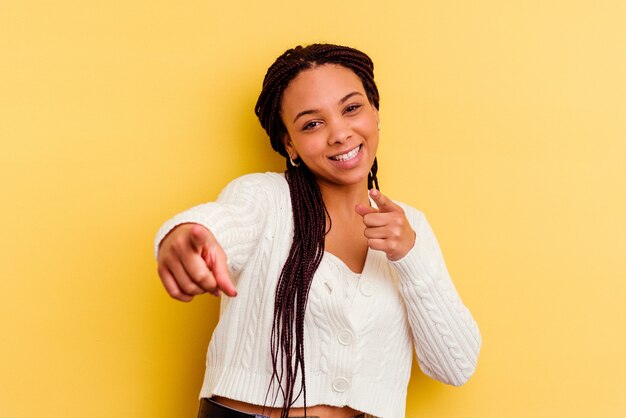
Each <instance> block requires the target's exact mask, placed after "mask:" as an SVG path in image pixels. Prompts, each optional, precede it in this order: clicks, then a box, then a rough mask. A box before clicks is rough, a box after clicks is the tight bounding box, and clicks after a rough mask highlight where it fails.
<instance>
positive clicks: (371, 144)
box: [281, 64, 379, 186]
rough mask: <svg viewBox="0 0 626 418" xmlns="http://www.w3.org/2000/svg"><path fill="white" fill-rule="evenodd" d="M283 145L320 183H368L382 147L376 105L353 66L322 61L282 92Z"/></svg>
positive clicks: (294, 80)
mask: <svg viewBox="0 0 626 418" xmlns="http://www.w3.org/2000/svg"><path fill="white" fill-rule="evenodd" d="M281 117H282V120H283V123H284V124H285V127H286V128H287V135H286V136H285V146H286V148H287V152H288V153H289V155H290V156H291V158H292V159H293V160H295V159H296V158H300V159H301V160H302V161H303V162H304V163H305V164H306V165H307V167H308V168H309V169H310V170H311V171H312V172H313V174H315V177H316V178H317V181H318V183H319V184H320V186H322V185H340V186H345V185H355V184H362V183H363V182H365V183H367V175H368V173H369V171H370V169H371V167H372V164H373V163H374V158H375V157H376V149H377V147H378V121H379V119H378V110H377V109H376V108H375V107H374V106H373V105H372V104H371V103H370V102H369V100H368V99H367V94H366V93H365V89H364V88H363V83H362V82H361V79H359V77H358V76H357V75H356V74H355V73H354V72H353V71H352V70H350V69H348V68H346V67H343V66H340V65H336V64H324V65H320V66H317V67H315V68H313V69H310V70H305V71H303V72H301V73H300V74H298V75H297V76H296V78H294V79H293V80H292V81H291V82H290V83H289V85H288V86H287V88H286V89H285V91H284V93H283V98H282V103H281Z"/></svg>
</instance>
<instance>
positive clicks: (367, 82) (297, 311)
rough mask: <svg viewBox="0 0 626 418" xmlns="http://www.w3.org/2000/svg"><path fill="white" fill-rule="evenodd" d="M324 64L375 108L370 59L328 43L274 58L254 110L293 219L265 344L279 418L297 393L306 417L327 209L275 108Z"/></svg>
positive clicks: (372, 178) (371, 181)
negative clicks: (309, 320)
mask: <svg viewBox="0 0 626 418" xmlns="http://www.w3.org/2000/svg"><path fill="white" fill-rule="evenodd" d="M324 64H337V65H341V66H343V67H345V68H348V69H350V70H352V71H353V72H354V73H355V74H356V75H357V76H358V77H359V79H360V80H361V82H362V83H363V87H364V89H365V92H366V94H367V98H368V100H369V102H370V103H371V104H372V105H373V106H374V107H375V108H376V109H378V106H379V96H378V88H377V87H376V84H375V83H374V64H373V62H372V60H371V59H370V58H369V57H368V56H367V55H366V54H364V53H363V52H361V51H358V50H356V49H353V48H349V47H345V46H339V45H331V44H313V45H309V46H307V47H302V46H297V47H295V48H293V49H289V50H287V51H286V52H285V53H283V54H282V55H281V56H280V57H278V59H277V60H276V61H275V62H274V63H273V64H272V65H271V66H270V68H269V69H268V71H267V74H266V75H265V79H264V80H263V89H262V91H261V94H260V95H259V98H258V101H257V103H256V107H255V113H256V115H257V117H258V118H259V121H260V122H261V126H262V127H263V129H265V131H266V132H267V134H268V135H269V138H270V142H271V144H272V148H273V149H274V150H275V151H276V152H278V153H279V154H280V155H282V156H283V157H285V158H286V166H287V171H286V172H285V177H286V179H287V183H288V184H289V193H290V195H291V205H292V211H293V218H294V236H293V242H292V244H291V249H290V250H289V256H288V257H287V261H286V262H285V265H284V266H283V270H282V272H281V274H280V278H279V279H278V283H277V286H276V295H275V296H276V298H275V303H274V322H273V324H272V334H271V344H270V348H271V357H272V368H273V374H272V381H271V383H270V387H269V388H268V393H269V391H270V389H271V387H272V385H273V384H274V383H275V382H276V383H277V384H278V387H279V389H280V392H281V393H282V395H283V399H284V403H283V405H282V411H281V418H286V417H287V416H288V412H289V408H290V407H291V406H293V405H294V403H295V401H296V400H297V398H298V397H299V396H300V395H301V394H302V395H303V399H304V412H305V416H306V379H305V364H304V313H305V309H306V303H307V298H308V294H309V289H310V288H311V282H312V281H313V275H314V274H315V271H316V270H317V268H318V266H319V265H320V262H321V261H322V257H323V255H324V239H325V235H326V233H327V230H326V215H327V213H328V211H327V210H326V206H325V205H324V201H323V199H322V194H321V192H320V189H319V186H318V184H317V182H316V180H315V175H314V174H313V173H312V172H311V171H310V170H309V169H308V167H307V166H306V165H305V164H304V163H303V162H302V161H300V164H291V163H290V160H289V154H288V152H287V149H286V147H285V143H284V138H285V136H286V134H287V129H286V128H285V125H284V124H283V121H282V119H281V115H280V109H281V101H282V97H283V92H284V91H285V89H286V88H287V86H288V85H289V83H290V82H291V80H293V79H294V78H295V77H296V76H297V75H298V74H300V72H302V71H304V70H308V69H312V68H314V67H316V66H319V65H324ZM377 171H378V164H377V161H376V159H374V164H373V165H372V168H371V170H370V173H369V175H368V188H370V189H371V188H373V187H376V189H378V180H377V178H376V173H377ZM329 219H330V217H329ZM328 230H330V226H329V229H328ZM294 332H295V338H294ZM298 372H300V373H301V376H300V380H301V388H300V391H299V392H298V394H294V386H295V383H296V378H297V375H298ZM276 396H278V392H277V393H276Z"/></svg>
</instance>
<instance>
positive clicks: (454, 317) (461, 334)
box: [391, 205, 482, 386]
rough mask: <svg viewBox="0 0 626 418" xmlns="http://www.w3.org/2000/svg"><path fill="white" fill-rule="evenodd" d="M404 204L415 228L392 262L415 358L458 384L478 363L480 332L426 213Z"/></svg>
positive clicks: (436, 374)
mask: <svg viewBox="0 0 626 418" xmlns="http://www.w3.org/2000/svg"><path fill="white" fill-rule="evenodd" d="M403 207H404V208H405V212H406V215H407V218H408V220H409V222H410V223H411V225H412V226H413V228H414V230H415V233H416V239H415V245H414V246H413V248H412V249H411V250H410V251H409V253H408V254H407V255H405V256H404V257H403V258H402V259H400V260H397V261H392V262H391V264H392V265H393V266H394V267H395V269H396V272H397V275H398V283H399V289H400V293H401V295H402V298H403V299H404V301H405V304H406V310H407V314H408V320H409V326H410V328H411V331H412V334H413V341H414V345H415V351H416V353H417V359H418V364H419V366H420V369H421V370H422V371H423V372H424V373H425V374H426V375H428V376H429V377H431V378H433V379H436V380H438V381H441V382H443V383H447V384H450V385H454V386H460V385H462V384H464V383H466V382H467V380H468V379H469V378H470V377H471V375H472V374H473V373H474V371H475V369H476V365H477V362H478V353H479V351H480V347H481V342H482V339H481V335H480V332H479V330H478V326H477V324H476V321H474V318H473V317H472V315H471V313H470V311H469V310H468V309H467V308H466V307H465V305H464V304H463V302H462V301H461V298H460V297H459V294H458V292H457V291H456V289H455V287H454V284H453V283H452V280H451V278H450V275H449V274H448V270H447V268H446V265H445V262H444V259H443V255H442V254H441V249H440V248H439V244H438V242H437V239H436V238H435V235H434V233H433V231H432V229H431V227H430V225H429V224H428V221H427V220H426V217H425V216H424V215H423V214H422V213H421V212H419V211H417V210H415V209H413V208H411V207H408V206H406V205H403Z"/></svg>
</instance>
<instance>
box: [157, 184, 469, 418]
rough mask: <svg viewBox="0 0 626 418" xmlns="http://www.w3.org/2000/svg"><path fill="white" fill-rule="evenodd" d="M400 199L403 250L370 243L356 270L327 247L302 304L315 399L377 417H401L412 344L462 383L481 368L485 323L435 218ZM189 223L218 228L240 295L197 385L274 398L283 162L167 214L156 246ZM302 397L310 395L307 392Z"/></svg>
mask: <svg viewBox="0 0 626 418" xmlns="http://www.w3.org/2000/svg"><path fill="white" fill-rule="evenodd" d="M398 204H399V205H401V206H402V208H403V209H404V211H405V213H406V216H407V219H408V220H409V223H410V224H411V226H412V227H413V229H414V230H415V232H416V235H417V239H416V243H415V245H414V247H413V248H412V249H411V251H409V253H408V254H407V255H406V256H405V257H404V258H402V259H401V260H398V261H389V260H387V257H386V255H385V253H383V252H380V251H376V250H372V249H370V250H369V251H368V253H367V259H366V262H365V267H364V269H363V272H362V273H361V274H355V273H353V272H352V271H351V270H350V269H349V268H348V267H347V266H346V265H345V264H344V263H343V262H342V261H341V260H340V259H338V258H337V257H335V256H334V255H332V254H330V253H325V255H324V258H323V260H322V263H321V264H320V266H319V269H318V270H317V272H316V273H315V277H314V280H313V283H312V286H311V291H310V294H309V300H308V305H307V311H306V315H305V361H306V363H305V364H306V373H307V375H306V377H307V405H309V406H311V405H319V404H324V405H334V406H349V407H351V408H354V409H355V410H358V411H362V412H365V413H368V414H371V415H374V416H378V417H392V418H395V417H397V418H402V417H404V411H405V404H406V391H407V386H408V382H409V377H410V373H411V361H412V353H413V349H412V347H415V351H416V353H417V358H418V364H419V366H420V368H421V369H422V371H423V372H424V373H426V374H427V375H428V376H430V377H432V378H433V379H436V380H439V381H441V382H444V383H448V384H451V385H455V386H457V385H462V384H463V383H465V382H466V381H467V380H468V379H469V377H470V376H471V375H472V373H473V372H474V370H475V368H476V363H477V360H478V352H479V350H480V345H481V337H480V333H479V331H478V327H477V325H476V322H475V321H474V319H473V318H472V316H471V314H470V312H469V311H468V309H467V308H466V307H465V306H464V305H463V303H462V302H461V299H460V298H459V295H458V293H457V292H456V289H455V288H454V285H453V284H452V281H451V280H450V276H449V274H448V271H447V269H446V266H445V263H444V260H443V257H442V255H441V251H440V249H439V245H438V243H437V240H436V238H435V236H434V234H433V232H432V230H431V228H430V226H429V224H428V222H427V221H426V218H425V217H424V215H423V214H422V213H421V212H419V211H417V210H415V209H413V208H412V207H410V206H408V205H404V204H402V203H398ZM188 222H193V223H199V224H201V225H204V226H205V227H207V228H208V229H210V230H211V231H212V232H213V234H214V235H215V237H216V238H217V240H218V241H219V242H220V244H221V245H222V247H223V248H224V250H225V251H226V254H227V257H228V266H229V269H230V271H231V275H232V278H233V280H234V281H235V285H236V286H237V289H238V296H237V297H236V298H228V297H223V298H222V300H221V308H220V320H219V323H218V325H217V327H216V329H215V331H214V333H213V337H212V339H211V343H210V344H209V349H208V352H207V363H206V372H205V377H204V383H203V385H202V390H201V393H200V396H201V397H211V396H213V395H220V396H225V397H227V398H231V399H236V400H240V401H244V402H248V403H252V404H257V405H263V404H265V403H266V402H270V403H271V399H272V397H271V396H270V397H269V398H266V393H267V389H268V386H269V384H270V380H271V374H272V365H271V357H270V332H271V329H272V320H273V316H274V292H275V288H276V282H277V280H278V277H279V276H280V272H281V270H282V267H283V264H284V262H285V260H286V259H287V255H288V253H289V248H290V246H291V240H292V238H293V215H292V211H291V201H290V197H289V187H288V185H287V182H286V180H285V178H284V176H283V175H282V174H278V173H265V174H250V175H246V176H243V177H240V178H238V179H236V180H234V181H233V182H231V183H230V184H229V185H228V186H227V187H226V188H225V189H224V190H223V191H222V193H221V194H220V196H219V198H218V200H217V202H212V203H206V204H203V205H200V206H196V207H194V208H192V209H189V210H187V211H185V212H183V213H181V214H179V215H177V216H175V217H174V218H172V219H171V220H169V221H168V222H166V223H165V224H164V225H163V226H162V227H161V229H160V230H159V232H158V234H157V237H156V242H155V253H156V252H157V251H158V245H159V243H160V242H161V240H162V239H163V238H164V237H165V235H167V233H168V232H169V231H170V230H171V229H172V228H174V227H175V226H176V225H179V224H181V223H188ZM296 386H297V387H296V392H295V393H298V385H296ZM281 402H282V398H281V397H280V395H278V405H280V404H281ZM296 406H302V397H300V398H299V399H298V401H297V402H296Z"/></svg>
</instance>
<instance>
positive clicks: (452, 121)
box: [0, 0, 626, 418]
mask: <svg viewBox="0 0 626 418" xmlns="http://www.w3.org/2000/svg"><path fill="white" fill-rule="evenodd" d="M625 22H626V2H624V1H623V0H613V1H597V2H590V1H581V0H578V1H571V0H555V1H543V0H542V1H540V0H533V1H515V2H507V1H500V0H497V1H496V0H478V1H474V2H468V1H460V0H459V1H456V2H454V1H441V2H438V1H421V0H419V1H409V0H406V1H398V2H393V1H392V2H390V3H389V4H388V5H385V6H384V5H383V2H380V1H378V0H377V1H374V0H363V1H361V2H356V3H355V2H338V1H336V0H332V1H331V0H318V1H314V2H299V1H278V0H266V1H258V2H257V1H249V2H240V1H230V2H229V1H204V2H203V1H163V0H156V1H155V0H150V1H148V0H124V1H121V0H114V1H106V2H104V1H102V2H88V1H78V2H76V1H69V0H57V1H54V2H52V1H43V0H41V1H29V0H3V1H2V2H1V3H0V140H1V149H0V180H1V181H0V200H1V203H0V220H1V222H2V225H0V234H1V241H0V245H1V247H0V249H1V251H0V269H1V280H0V335H1V342H0V417H7V418H24V417H43V416H46V417H68V418H73V417H84V416H89V417H164V418H165V417H192V416H195V413H196V408H197V401H196V397H197V393H198V391H199V387H200V383H201V376H202V373H203V365H204V354H205V349H206V345H207V343H208V341H209V338H210V335H211V332H212V328H213V327H214V325H215V322H216V318H217V311H218V310H217V308H218V302H217V300H216V299H214V298H212V297H210V296H207V297H202V298H198V299H197V300H195V301H194V302H193V303H191V304H183V303H179V302H175V301H173V300H171V299H169V298H168V297H167V295H166V293H165V292H164V290H162V288H161V284H160V282H159V280H158V278H157V275H156V264H155V262H154V259H153V255H152V239H153V236H154V233H155V232H156V230H157V228H158V226H159V225H160V224H161V223H162V222H163V221H164V220H165V219H167V218H168V217H170V216H171V215H173V214H174V213H176V212H178V211H180V210H183V209H185V208H187V207H190V206H191V205H194V204H197V203H199V202H203V201H206V200H211V199H214V198H215V197H216V196H217V193H218V192H219V190H221V188H222V187H223V186H224V185H225V184H226V183H227V182H228V181H229V180H231V179H233V178H234V177H236V176H239V175H241V174H244V173H248V172H253V171H265V170H281V169H282V167H283V162H282V161H281V160H280V159H279V158H277V156H275V155H274V154H273V152H272V151H271V149H270V147H269V145H268V141H267V139H266V137H265V135H264V133H263V131H262V130H261V128H260V127H259V125H258V122H257V121H256V119H255V116H254V114H253V106H254V103H255V100H256V96H257V94H258V92H259V90H260V85H261V81H262V77H263V76H264V73H265V70H266V68H267V67H268V66H269V64H270V63H271V62H272V61H273V59H274V58H275V57H276V56H278V55H279V54H280V53H281V52H283V51H284V50H285V49H286V48H288V47H290V46H293V45H295V44H298V43H304V44H307V43H311V42H315V41H327V42H334V43H341V44H348V45H352V46H355V47H357V48H360V49H362V50H364V51H366V52H367V53H369V54H370V55H371V56H372V58H373V59H374V61H375V63H376V77H377V81H378V84H379V88H380V90H381V117H382V131H381V147H380V152H379V161H380V173H381V174H380V182H381V187H382V189H383V191H384V192H385V193H386V194H387V195H389V196H390V197H393V198H395V199H398V200H401V201H405V202H407V203H410V204H412V205H413V206H415V207H418V208H420V209H421V210H423V211H424V212H425V213H426V214H427V216H428V217H429V219H430V222H431V224H432V225H433V228H434V229H435V231H436V233H437V236H438V238H439V240H440V243H441V246H442V248H443V250H444V254H445V256H446V259H447V262H448V267H449V269H450V271H451V273H452V276H453V277H454V279H455V283H456V286H457V287H458V289H459V291H460V292H461V295H462V296H463V299H464V301H465V303H466V304H467V305H468V306H469V307H470V309H471V311H472V312H473V314H474V316H475V318H476V319H477V321H478V323H479V326H480V329H481V331H482V335H483V339H484V346H483V351H482V353H481V357H480V362H479V367H478V371H477V373H476V375H475V376H474V377H473V378H472V379H471V380H470V382H469V383H468V384H467V385H466V386H464V387H461V388H451V387H447V386H445V385H443V384H440V383H437V382H434V381H431V380H429V379H427V378H425V377H424V376H423V375H422V374H421V373H420V372H419V371H417V368H414V373H413V378H412V381H411V384H410V388H409V391H410V395H409V399H408V403H407V415H408V416H410V417H429V418H434V417H446V418H450V417H623V416H626V395H625V394H626V383H624V382H625V379H624V376H625V375H626V362H625V361H624V354H625V352H626V347H625V346H626V344H625V343H626V332H625V331H626V326H625V325H626V308H625V305H626V298H625V296H624V295H625V294H626V281H625V279H626V255H625V253H626V251H625V250H626V238H625V236H626V168H625V165H626V164H625V162H626V161H625V160H626V23H625Z"/></svg>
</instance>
